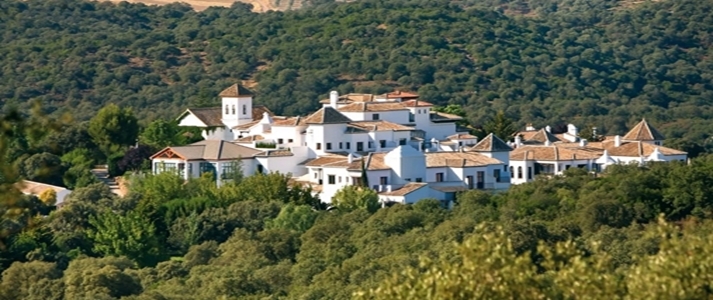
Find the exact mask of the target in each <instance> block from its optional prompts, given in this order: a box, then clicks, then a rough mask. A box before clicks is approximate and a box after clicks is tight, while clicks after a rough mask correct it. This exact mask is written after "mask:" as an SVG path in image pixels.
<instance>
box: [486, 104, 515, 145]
mask: <svg viewBox="0 0 713 300" xmlns="http://www.w3.org/2000/svg"><path fill="white" fill-rule="evenodd" d="M483 130H484V131H485V133H486V134H490V133H492V134H494V135H495V136H497V137H499V138H500V139H502V140H504V141H508V140H510V138H511V137H512V135H513V134H515V133H516V132H517V131H518V130H517V127H515V124H514V123H513V121H512V120H510V119H508V118H507V117H506V116H505V112H504V111H502V110H500V111H498V112H497V113H496V114H495V116H493V117H492V118H491V119H490V120H489V121H488V122H487V123H485V125H483Z"/></svg>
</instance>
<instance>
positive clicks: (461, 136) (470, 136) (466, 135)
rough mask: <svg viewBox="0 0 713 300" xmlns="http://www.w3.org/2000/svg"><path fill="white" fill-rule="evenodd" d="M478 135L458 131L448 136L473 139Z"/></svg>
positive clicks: (456, 138) (458, 138)
mask: <svg viewBox="0 0 713 300" xmlns="http://www.w3.org/2000/svg"><path fill="white" fill-rule="evenodd" d="M477 138H478V137H477V136H474V135H472V134H469V133H456V134H454V135H450V136H448V137H447V139H449V140H472V139H477Z"/></svg>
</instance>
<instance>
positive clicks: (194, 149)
mask: <svg viewBox="0 0 713 300" xmlns="http://www.w3.org/2000/svg"><path fill="white" fill-rule="evenodd" d="M260 152H261V151H260V150H256V149H253V148H249V147H245V146H241V145H237V144H234V143H231V142H227V141H219V140H203V141H200V142H197V143H193V144H190V145H187V146H179V147H168V148H165V149H163V150H161V151H159V152H158V153H156V154H154V155H152V156H151V159H154V158H157V157H160V156H161V155H163V154H166V153H171V154H175V156H177V157H179V158H181V159H185V160H229V159H237V158H244V157H252V156H253V155H255V154H257V153H260Z"/></svg>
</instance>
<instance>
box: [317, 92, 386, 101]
mask: <svg viewBox="0 0 713 300" xmlns="http://www.w3.org/2000/svg"><path fill="white" fill-rule="evenodd" d="M373 101H374V95H373V94H358V93H349V94H345V95H339V100H338V101H337V103H339V104H349V103H354V102H373ZM319 103H322V104H329V103H330V99H329V98H327V99H322V100H319Z"/></svg>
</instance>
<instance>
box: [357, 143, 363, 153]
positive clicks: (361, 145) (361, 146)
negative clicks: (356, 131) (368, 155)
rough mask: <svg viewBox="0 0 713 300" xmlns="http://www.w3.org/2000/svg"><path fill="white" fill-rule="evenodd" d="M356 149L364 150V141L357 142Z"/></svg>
mask: <svg viewBox="0 0 713 300" xmlns="http://www.w3.org/2000/svg"><path fill="white" fill-rule="evenodd" d="M356 150H357V151H364V142H357V149H356Z"/></svg>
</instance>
